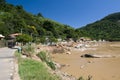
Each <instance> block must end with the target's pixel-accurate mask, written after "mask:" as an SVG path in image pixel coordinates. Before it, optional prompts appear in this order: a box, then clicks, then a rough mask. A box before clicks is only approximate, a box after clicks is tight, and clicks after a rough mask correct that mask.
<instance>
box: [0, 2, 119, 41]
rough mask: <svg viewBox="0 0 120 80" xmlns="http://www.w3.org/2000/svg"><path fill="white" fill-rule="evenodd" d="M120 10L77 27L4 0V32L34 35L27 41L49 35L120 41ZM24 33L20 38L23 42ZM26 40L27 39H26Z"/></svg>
mask: <svg viewBox="0 0 120 80" xmlns="http://www.w3.org/2000/svg"><path fill="white" fill-rule="evenodd" d="M119 30H120V13H114V14H110V15H108V16H106V17H105V18H103V19H101V20H99V21H96V22H94V23H91V24H88V25H86V26H84V27H82V28H79V29H74V28H72V27H71V26H69V25H65V24H60V23H58V22H56V21H53V20H50V19H47V18H45V17H44V16H43V15H42V14H41V13H38V14H35V15H33V14H31V13H28V12H26V11H25V10H24V9H23V7H22V6H21V5H17V6H14V5H12V4H9V3H7V2H6V1H5V0H0V34H3V35H4V36H7V35H9V34H12V33H24V34H27V35H29V36H28V37H29V38H30V37H32V38H30V39H32V40H27V41H34V42H35V41H36V42H41V43H44V42H45V40H46V38H49V41H50V42H56V41H57V38H61V39H68V38H73V39H74V40H77V39H78V38H80V37H90V38H92V39H96V40H99V39H105V40H110V41H120V31H119ZM24 37H25V36H24V35H23V36H20V37H19V38H18V39H17V40H18V41H19V42H21V40H23V39H24ZM25 42H26V40H25Z"/></svg>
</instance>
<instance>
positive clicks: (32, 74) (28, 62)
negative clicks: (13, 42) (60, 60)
mask: <svg viewBox="0 0 120 80" xmlns="http://www.w3.org/2000/svg"><path fill="white" fill-rule="evenodd" d="M19 74H20V77H21V79H22V80H59V78H58V77H56V76H54V75H52V74H50V73H49V72H48V70H47V68H45V66H44V65H43V64H42V63H40V62H37V61H35V60H32V59H23V60H21V62H20V63H19Z"/></svg>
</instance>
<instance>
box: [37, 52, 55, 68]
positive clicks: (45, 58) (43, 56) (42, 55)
mask: <svg viewBox="0 0 120 80" xmlns="http://www.w3.org/2000/svg"><path fill="white" fill-rule="evenodd" d="M37 56H38V57H39V58H40V59H41V60H42V61H44V62H46V64H47V65H48V66H49V67H50V68H51V69H52V70H55V69H56V67H55V64H54V63H53V62H52V60H50V57H49V56H48V55H47V53H46V52H44V51H41V52H39V53H38V54H37Z"/></svg>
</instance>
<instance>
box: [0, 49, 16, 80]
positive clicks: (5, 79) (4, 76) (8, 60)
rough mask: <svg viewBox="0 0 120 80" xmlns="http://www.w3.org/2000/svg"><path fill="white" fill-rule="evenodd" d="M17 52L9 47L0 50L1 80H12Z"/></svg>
mask: <svg viewBox="0 0 120 80" xmlns="http://www.w3.org/2000/svg"><path fill="white" fill-rule="evenodd" d="M15 50H16V49H10V48H7V47H6V48H0V80H12V79H11V78H12V75H13V72H14V52H15Z"/></svg>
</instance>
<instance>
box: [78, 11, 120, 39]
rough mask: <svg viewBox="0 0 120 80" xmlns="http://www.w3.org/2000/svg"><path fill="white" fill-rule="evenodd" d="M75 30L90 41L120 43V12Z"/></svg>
mask: <svg viewBox="0 0 120 80" xmlns="http://www.w3.org/2000/svg"><path fill="white" fill-rule="evenodd" d="M77 30H78V31H79V32H82V34H83V35H84V36H88V37H91V38H92V39H96V40H99V39H102V40H103V39H104V40H109V41H120V12H118V13H114V14H110V15H108V16H106V17H105V18H103V19H101V20H100V21H96V22H94V23H92V24H88V25H86V26H85V27H82V28H79V29H77Z"/></svg>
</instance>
